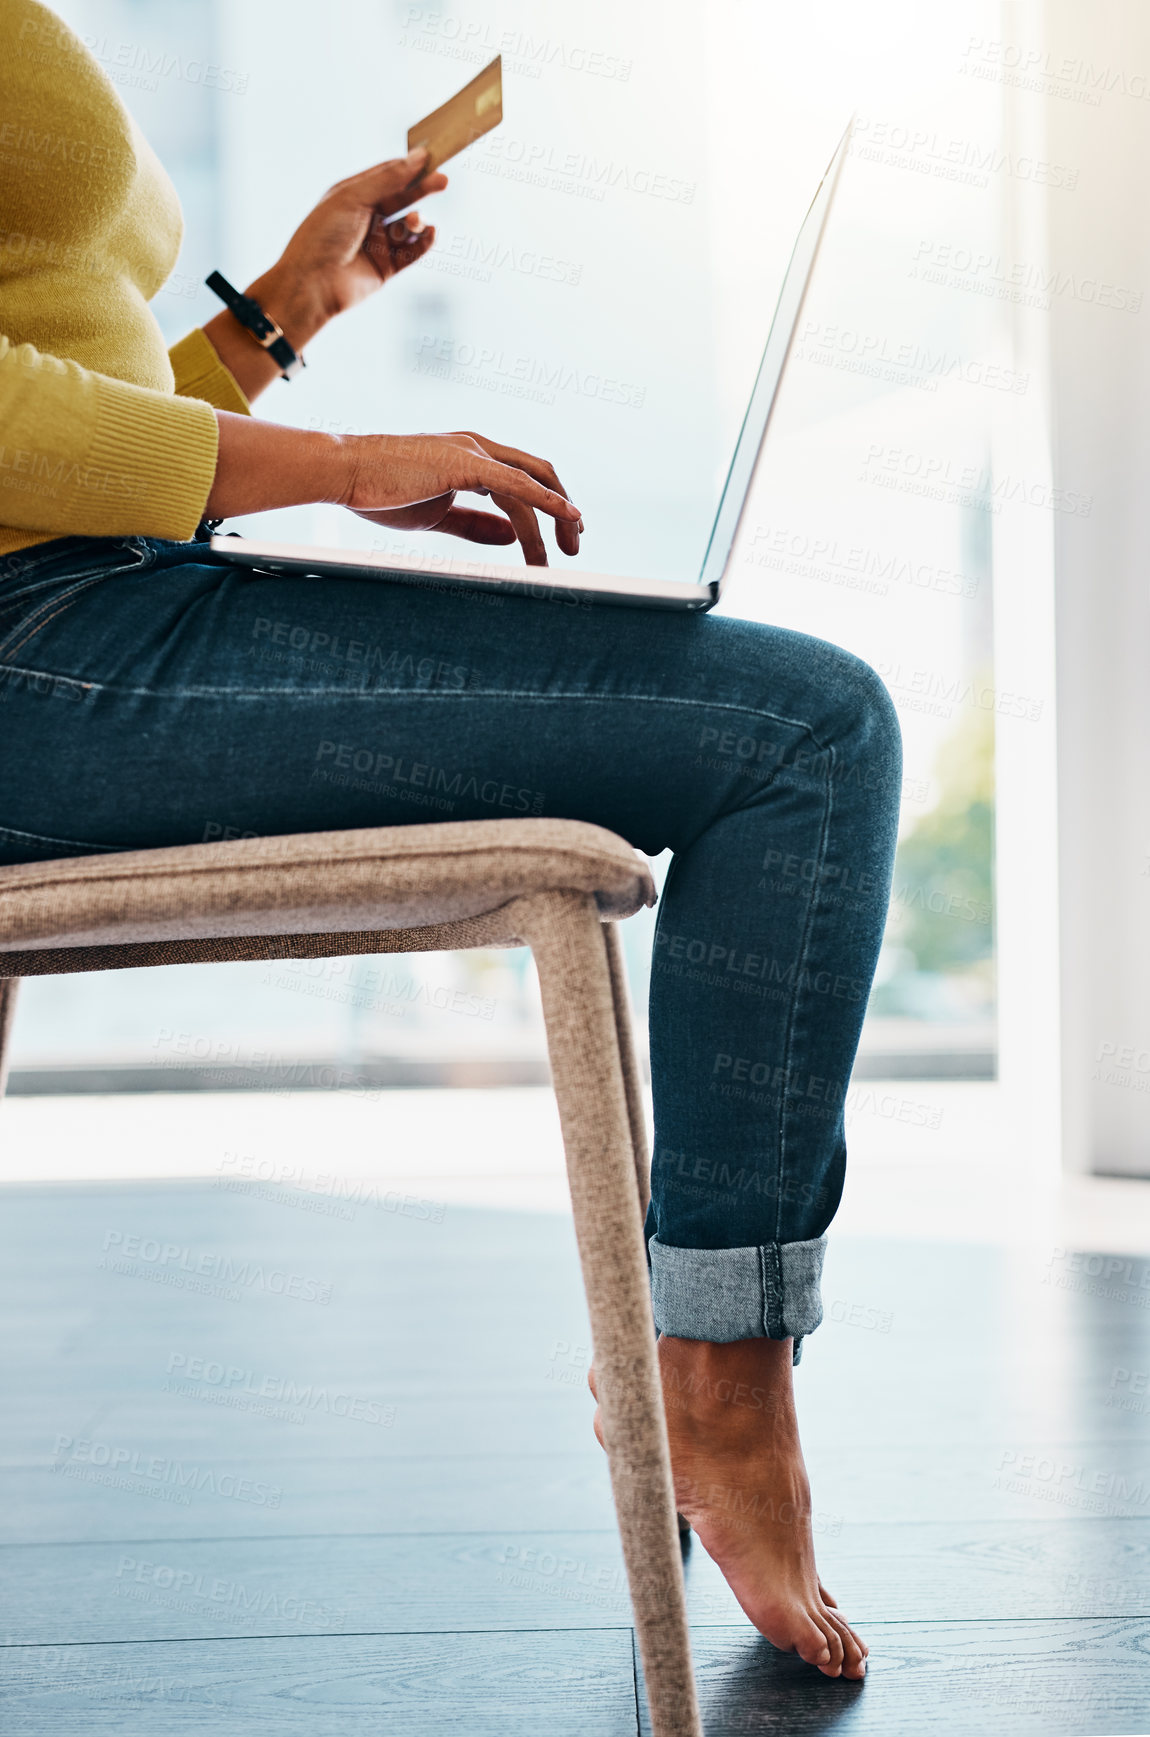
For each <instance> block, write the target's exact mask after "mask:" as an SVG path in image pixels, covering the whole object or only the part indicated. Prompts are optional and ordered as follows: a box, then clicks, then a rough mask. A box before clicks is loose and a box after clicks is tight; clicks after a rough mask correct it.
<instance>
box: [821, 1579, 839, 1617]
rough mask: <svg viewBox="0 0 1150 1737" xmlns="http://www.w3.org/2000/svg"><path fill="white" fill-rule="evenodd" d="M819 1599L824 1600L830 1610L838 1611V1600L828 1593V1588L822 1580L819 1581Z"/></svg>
mask: <svg viewBox="0 0 1150 1737" xmlns="http://www.w3.org/2000/svg"><path fill="white" fill-rule="evenodd" d="M819 1597H820V1598H821V1599H822V1601H823V1603H824V1604H825V1605H827V1606H828V1607H829V1609H831V1610H837V1609H838V1604H837V1602H836V1600H835V1599H833V1598H832V1597H831V1595H830V1593H829V1592H828V1591H827V1589H826V1587H825V1586H824V1585H823V1583H822V1581H821V1580H820V1581H819Z"/></svg>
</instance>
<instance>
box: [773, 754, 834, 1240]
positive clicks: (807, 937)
mask: <svg viewBox="0 0 1150 1737" xmlns="http://www.w3.org/2000/svg"><path fill="white" fill-rule="evenodd" d="M812 737H813V732H812ZM825 751H826V753H827V755H828V758H829V761H830V765H829V768H828V773H827V780H826V799H825V807H824V812H823V824H822V828H821V830H820V833H819V848H818V853H817V856H816V859H815V875H814V879H813V881H812V886H811V902H810V905H809V907H808V909H807V916H806V922H805V923H804V925H803V934H802V940H801V942H800V945H799V956H798V961H797V964H796V969H795V992H794V995H793V996H792V997H791V1005H790V1007H789V1008H788V1010H787V1025H786V1038H785V1040H784V1044H783V1085H782V1092H781V1093H780V1096H779V1120H778V1150H779V1196H778V1201H777V1203H776V1206H775V1244H776V1246H777V1244H778V1242H779V1240H780V1238H781V1236H782V1227H783V1182H784V1179H785V1176H786V1167H787V1099H788V1095H789V1094H788V1086H789V1084H790V1078H791V1063H792V1058H793V1055H794V1044H795V1028H796V1026H797V1024H798V1012H799V997H800V995H801V993H802V981H803V971H804V969H805V967H806V962H807V958H808V957H809V954H810V944H811V936H812V934H813V931H814V923H815V913H816V911H817V910H818V903H819V888H820V886H821V883H822V871H823V865H824V864H825V862H826V854H827V841H828V835H829V833H830V826H831V816H832V813H833V811H834V769H835V763H836V761H835V749H834V746H833V744H832V745H831V746H829V747H828V748H827V749H826V750H825Z"/></svg>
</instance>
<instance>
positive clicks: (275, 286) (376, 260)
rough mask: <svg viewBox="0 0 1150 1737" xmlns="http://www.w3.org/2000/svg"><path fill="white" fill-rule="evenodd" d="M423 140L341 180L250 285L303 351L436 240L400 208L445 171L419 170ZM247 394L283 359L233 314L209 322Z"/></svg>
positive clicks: (438, 184) (434, 189) (434, 188)
mask: <svg viewBox="0 0 1150 1737" xmlns="http://www.w3.org/2000/svg"><path fill="white" fill-rule="evenodd" d="M427 155H428V153H427V148H426V146H424V145H421V146H420V147H419V148H418V149H417V150H415V151H410V152H409V153H408V155H407V156H406V157H396V158H394V159H392V161H390V162H387V163H377V164H376V165H375V166H374V168H371V169H364V170H363V171H362V173H361V174H359V175H351V176H349V177H348V179H347V180H346V181H337V182H336V184H335V186H334V187H332V188H330V189H329V191H328V192H326V193H325V194H324V196H323V198H322V199H321V200H320V202H319V204H318V205H317V206H316V207H315V209H314V210H313V211H310V212H309V213H308V215H307V216H306V217H305V218H304V220H303V222H302V223H301V224H300V226H299V228H298V229H297V230H296V232H295V234H294V235H293V236H292V238H291V240H290V241H289V242H288V244H287V246H286V247H285V248H284V250H283V253H282V254H281V255H280V257H279V259H278V260H277V261H276V263H275V265H273V266H272V268H271V270H270V271H266V272H265V273H264V274H263V276H262V277H258V278H256V280H255V282H254V283H252V284H249V285H248V288H247V290H246V291H245V293H246V294H247V295H250V296H252V297H253V298H254V299H255V300H256V301H257V302H259V304H260V306H261V307H262V308H263V310H264V312H265V313H266V314H268V315H270V317H271V318H272V319H273V320H274V321H275V322H276V324H277V325H278V326H279V327H280V328H281V329H282V331H283V333H284V335H285V337H286V338H287V340H288V342H289V343H290V344H291V346H292V348H293V349H295V350H302V349H303V348H304V346H305V345H306V344H308V343H310V342H311V340H312V338H314V337H315V335H316V333H317V332H318V331H320V330H322V328H323V327H324V326H325V325H326V324H327V322H328V321H329V320H330V319H333V318H334V317H335V315H336V314H342V313H344V312H346V310H347V309H348V308H352V307H355V306H356V304H357V303H358V302H361V301H363V300H364V299H365V298H366V297H367V296H369V295H372V294H373V293H374V292H375V291H376V290H377V289H379V288H380V286H381V285H382V284H384V283H386V282H387V280H388V278H390V277H394V276H395V274H396V272H398V271H402V270H403V269H404V268H405V267H406V266H409V265H412V264H414V262H415V261H416V260H417V259H422V258H423V255H424V254H425V253H426V252H427V250H428V248H429V247H430V246H431V245H432V243H433V242H434V240H435V229H434V226H431V225H429V226H427V227H426V228H425V227H424V225H423V223H422V222H421V221H420V217H419V213H418V212H417V211H408V212H406V214H405V215H404V216H400V215H399V213H400V212H402V211H403V210H404V207H405V206H408V205H411V204H412V202H413V201H414V200H416V199H418V198H421V197H422V196H423V195H424V194H425V193H439V192H441V191H442V190H443V188H444V187H446V186H447V176H446V175H443V174H440V173H439V172H438V171H436V172H435V173H433V174H430V175H421V174H420V170H421V167H422V165H423V164H424V163H425V162H426V161H427ZM204 330H205V331H206V333H207V335H208V337H209V338H210V339H211V342H212V345H213V347H214V349H215V350H216V353H217V354H218V355H219V357H220V360H221V361H222V362H223V363H224V365H225V367H227V368H228V369H229V370H230V371H231V373H232V374H233V376H234V377H235V378H236V380H238V382H239V384H240V386H241V388H242V390H243V392H244V394H245V396H246V397H247V398H248V399H249V401H250V400H252V399H254V398H255V397H256V396H257V395H258V394H259V393H260V392H261V391H262V390H263V389H264V387H265V386H267V385H269V384H270V382H271V381H272V380H274V379H275V378H276V377H277V375H278V374H279V372H280V370H279V367H278V364H277V363H275V362H273V361H272V360H271V358H270V357H269V356H268V355H267V352H266V351H265V350H263V349H261V347H260V345H259V344H257V343H256V342H255V340H254V339H253V337H252V336H251V334H250V333H249V332H246V331H245V330H244V328H243V327H242V326H241V325H240V324H239V322H238V321H237V320H236V319H235V318H234V316H233V315H232V314H230V313H228V312H227V311H225V312H223V313H221V314H217V315H216V317H215V318H214V319H212V320H209V322H208V324H207V325H206V326H205V328H204Z"/></svg>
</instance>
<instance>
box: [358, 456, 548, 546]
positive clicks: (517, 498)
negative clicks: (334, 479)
mask: <svg viewBox="0 0 1150 1737" xmlns="http://www.w3.org/2000/svg"><path fill="white" fill-rule="evenodd" d="M349 445H350V447H351V463H352V475H351V479H350V483H349V486H348V489H347V491H346V493H345V494H344V495H343V496H342V497H341V500H342V504H343V505H344V506H346V507H350V508H351V510H352V511H353V512H355V513H358V514H359V515H360V517H361V518H364V519H369V520H370V521H371V523H372V524H376V525H390V526H392V527H393V528H397V529H404V530H420V531H444V532H446V533H447V534H448V535H450V536H454V537H464V538H466V539H467V541H469V542H472V543H488V544H490V543H513V542H515V541H516V540H518V542H519V543H520V544H521V545H522V548H523V559H524V560H525V562H526V563H527V565H528V566H531V567H546V565H547V550H546V546H545V544H544V541H543V533H542V532H541V530H540V528H539V521H538V519H537V518H536V516H535V515H536V513H537V512H541V513H546V514H548V515H549V516H550V517H551V518H553V519H554V520H555V541H556V543H557V544H558V545H559V548H560V549H561V550H562V551H563V553H564V554H565V555H577V554H578V553H579V533H580V531H581V530H582V529H583V520H582V518H581V517H580V514H579V509H578V507H575V506H572V504H571V501H570V500H569V498H568V495H567V491H566V489H565V488H564V487H563V484H562V483H561V482H560V481H559V478H558V477H557V476H556V474H555V471H554V468H553V467H552V466H551V465H550V464H548V463H547V460H546V459H542V458H536V457H534V455H533V454H532V453H529V452H521V451H520V449H519V448H518V447H515V446H501V445H500V444H499V443H498V442H497V441H493V440H488V439H485V438H484V437H483V436H482V435H478V434H474V433H472V432H470V431H469V430H462V431H459V432H456V433H453V434H370V435H358V436H353V437H352V438H351V440H350V441H349ZM461 490H462V491H465V492H470V493H472V494H480V495H489V496H490V498H491V501H492V503H493V505H494V506H496V507H498V508H499V509H500V511H499V512H498V513H487V512H480V511H478V510H477V509H476V508H474V507H458V506H456V505H455V496H456V494H457V493H458V492H459V491H461Z"/></svg>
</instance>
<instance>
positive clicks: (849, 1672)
mask: <svg viewBox="0 0 1150 1737" xmlns="http://www.w3.org/2000/svg"><path fill="white" fill-rule="evenodd" d="M826 1620H827V1621H828V1622H830V1623H833V1625H834V1627H835V1628H836V1629H837V1630H838V1634H839V1638H840V1640H841V1642H842V1649H843V1675H844V1677H862V1676H865V1675H866V1656H867V1649H866V1645H865V1643H864V1642H863V1641H862V1640H860V1638H859V1636H858V1635H857V1634H856V1633H855V1631H854V1629H853V1628H851V1626H850V1624H849V1623H847V1622H844V1621H843V1619H842V1617H841V1616H839V1615H838V1614H837V1612H832V1611H828V1612H827V1615H826Z"/></svg>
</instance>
